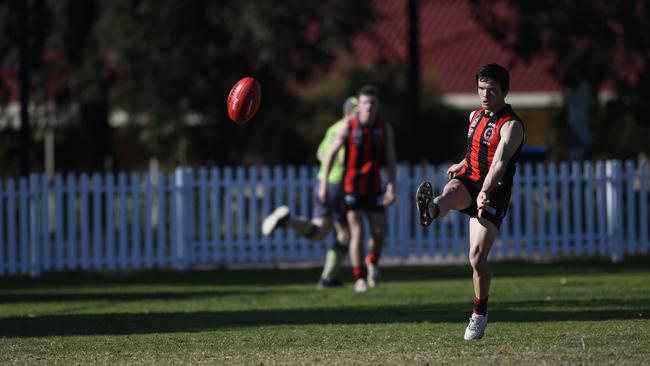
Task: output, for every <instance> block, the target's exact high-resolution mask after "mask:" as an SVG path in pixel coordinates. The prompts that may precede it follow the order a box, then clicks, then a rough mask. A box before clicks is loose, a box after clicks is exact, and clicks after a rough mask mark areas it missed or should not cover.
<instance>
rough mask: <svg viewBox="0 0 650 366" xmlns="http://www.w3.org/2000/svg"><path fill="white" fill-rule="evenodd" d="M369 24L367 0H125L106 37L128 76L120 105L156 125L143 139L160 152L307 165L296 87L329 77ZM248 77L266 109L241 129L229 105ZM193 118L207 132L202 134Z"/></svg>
mask: <svg viewBox="0 0 650 366" xmlns="http://www.w3.org/2000/svg"><path fill="white" fill-rule="evenodd" d="M367 20H370V17H369V10H368V6H367V2H366V1H354V2H341V1H335V0H325V1H322V0H318V1H317V0H308V1H303V0H291V1H282V2H268V1H261V2H260V1H255V0H239V1H219V2H214V1H207V0H194V1H184V2H171V1H167V2H161V1H156V0H142V1H130V0H116V1H112V2H110V3H109V4H108V6H107V8H106V12H105V13H104V14H103V16H102V19H101V21H100V24H99V26H98V32H97V34H98V36H99V40H100V47H101V49H103V50H104V53H105V54H106V55H107V58H108V59H109V60H110V62H113V63H114V66H115V67H116V68H117V70H118V71H119V76H118V78H117V79H116V81H115V85H114V88H112V90H111V96H112V98H111V101H112V103H113V106H114V108H120V109H124V110H125V111H127V112H128V114H129V116H130V121H131V122H136V121H138V120H141V121H145V122H146V128H142V130H141V135H140V136H141V138H142V140H143V141H144V142H146V143H147V145H148V146H149V147H150V148H151V149H152V151H153V153H154V154H155V155H157V156H162V157H165V156H166V157H167V158H168V161H170V162H174V163H187V162H189V161H195V162H200V163H206V162H211V163H220V164H228V163H230V164H237V163H242V162H264V163H277V162H291V161H294V162H297V161H300V160H301V158H302V157H304V156H305V152H306V151H307V148H306V147H304V145H302V144H301V142H300V141H299V139H297V135H296V132H295V130H296V121H293V120H291V119H290V118H289V116H291V112H292V111H293V110H295V103H296V98H295V96H293V95H292V94H291V91H290V88H289V86H290V85H292V84H293V83H295V82H302V81H304V80H307V79H308V78H310V77H312V76H314V75H316V74H318V73H319V72H325V71H326V70H327V69H328V67H329V66H330V65H331V64H332V63H333V62H334V61H335V60H336V56H337V55H338V54H339V51H340V50H342V49H345V48H347V47H349V46H350V43H349V42H350V40H351V37H350V36H351V35H353V34H354V33H355V32H357V31H359V30H361V29H362V28H363V26H364V24H365V22H366V21H367ZM244 76H252V77H255V78H256V79H258V80H259V81H260V84H261V86H262V104H261V107H260V110H259V112H258V115H257V116H256V117H255V118H254V119H253V120H252V121H251V122H249V123H248V124H247V125H243V126H236V125H234V124H233V123H232V122H229V121H228V120H227V114H226V110H225V101H226V96H227V93H228V91H229V90H230V87H231V86H232V85H233V84H234V83H235V82H236V81H237V80H238V79H239V78H241V77H244ZM192 118H193V120H198V121H200V122H202V123H203V125H204V126H206V127H205V128H203V129H202V131H201V132H200V133H196V131H195V130H196V129H195V128H192V127H190V126H189V125H188V123H187V122H188V119H189V120H190V121H191V120H192ZM194 138H198V139H199V140H198V141H200V143H198V144H197V140H194V141H190V140H191V139H194ZM293 138H296V140H295V143H293V142H292V143H291V144H287V143H286V141H290V140H291V139H293ZM309 149H311V148H309Z"/></svg>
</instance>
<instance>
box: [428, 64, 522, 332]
mask: <svg viewBox="0 0 650 366" xmlns="http://www.w3.org/2000/svg"><path fill="white" fill-rule="evenodd" d="M509 84H510V75H509V73H508V70H506V69H505V68H504V67H502V66H500V65H497V64H488V65H484V66H481V67H480V68H479V69H478V70H477V71H476V86H477V88H478V96H479V100H480V103H481V108H480V109H477V110H475V111H473V112H472V113H471V114H470V115H469V129H468V132H467V153H466V155H465V158H464V159H463V160H462V161H461V162H459V163H458V164H454V165H452V166H451V167H450V168H449V169H448V170H447V174H448V176H449V178H450V180H449V182H448V183H447V184H446V185H445V187H444V189H443V191H442V195H440V196H438V197H435V198H434V197H433V189H432V186H431V183H429V182H426V181H425V182H423V183H422V184H420V186H419V187H418V190H417V192H416V203H417V206H418V211H419V215H420V224H421V225H423V226H429V225H430V224H431V222H432V221H433V220H434V219H437V218H441V217H443V216H445V215H446V214H447V213H448V212H449V211H450V210H458V211H461V212H464V213H466V214H468V215H469V216H470V221H469V241H470V250H469V260H470V264H471V266H472V270H473V284H474V308H473V312H472V316H471V317H470V319H469V325H468V326H467V328H466V329H465V337H464V338H465V339H466V340H471V339H481V338H482V337H483V334H484V333H485V328H486V326H487V321H488V295H489V292H490V281H491V279H492V273H491V271H490V266H489V265H488V261H487V258H488V254H489V252H490V248H491V247H492V243H494V240H495V238H496V236H497V233H498V231H499V227H500V225H501V221H502V220H503V217H504V216H505V214H506V211H507V209H508V205H509V203H510V192H511V189H512V183H513V178H514V175H515V170H516V164H517V160H518V158H519V153H520V151H521V148H522V146H523V143H524V125H523V123H522V121H521V119H520V118H519V117H518V116H517V115H516V114H515V112H513V110H512V108H511V107H510V105H509V104H506V102H505V97H506V95H507V94H508V90H509V86H510V85H509Z"/></svg>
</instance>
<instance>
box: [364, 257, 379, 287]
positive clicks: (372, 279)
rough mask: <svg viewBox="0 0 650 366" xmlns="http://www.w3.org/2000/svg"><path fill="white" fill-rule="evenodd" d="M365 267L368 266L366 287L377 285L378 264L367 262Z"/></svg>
mask: <svg viewBox="0 0 650 366" xmlns="http://www.w3.org/2000/svg"><path fill="white" fill-rule="evenodd" d="M366 267H368V287H370V288H377V287H379V266H377V265H374V264H372V263H370V262H367V263H366Z"/></svg>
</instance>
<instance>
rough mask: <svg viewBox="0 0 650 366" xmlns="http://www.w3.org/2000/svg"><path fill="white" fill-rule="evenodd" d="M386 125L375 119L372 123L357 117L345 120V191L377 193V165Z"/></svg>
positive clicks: (379, 179) (381, 153) (379, 188)
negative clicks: (365, 122) (347, 121)
mask: <svg viewBox="0 0 650 366" xmlns="http://www.w3.org/2000/svg"><path fill="white" fill-rule="evenodd" d="M385 139H386V128H385V125H384V123H383V122H382V121H380V120H376V121H375V123H374V124H373V125H372V126H364V125H362V124H361V123H360V122H359V119H358V118H353V119H351V120H350V122H349V123H348V137H347V140H346V150H345V152H346V153H345V175H344V177H343V189H344V191H345V193H354V194H360V195H370V194H379V193H381V177H380V174H379V173H380V168H381V164H382V162H383V157H384V143H385Z"/></svg>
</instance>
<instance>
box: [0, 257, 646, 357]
mask: <svg viewBox="0 0 650 366" xmlns="http://www.w3.org/2000/svg"><path fill="white" fill-rule="evenodd" d="M348 272H349V271H347V269H346V271H345V273H344V274H345V278H346V279H348V280H349V274H348ZM493 272H494V280H493V287H492V293H491V297H490V323H489V325H488V328H487V332H486V337H485V338H484V339H483V340H480V341H473V342H467V341H464V340H463V332H464V328H465V326H466V325H467V318H468V316H469V315H470V311H471V301H472V290H471V280H470V274H471V273H470V269H469V266H468V265H465V266H435V267H411V268H384V269H383V272H382V275H383V280H384V282H383V283H382V286H381V288H379V289H376V290H374V291H370V292H368V293H365V294H355V293H354V292H353V291H352V286H351V284H350V283H349V281H348V284H347V286H346V287H344V288H342V289H335V290H331V289H329V290H317V289H316V288H315V280H316V278H317V276H318V274H319V271H318V270H317V269H310V270H233V271H224V270H219V271H204V272H184V273H181V272H129V273H121V272H118V273H105V272H102V273H67V274H47V275H45V276H44V277H42V278H40V279H29V278H0V364H20V365H23V364H79V363H81V364H96V363H98V364H179V363H183V364H197V363H210V364H219V365H221V364H245V365H275V364H282V365H286V364H290V365H300V364H306V365H312V364H323V365H350V364H371V365H387V364H394V365H426V364H458V365H461V364H462V365H485V364H490V365H503V364H513V365H524V364H525V365H562V364H570V365H576V364H588V365H642V364H650V321H649V320H648V318H650V258H635V259H632V260H627V261H626V262H624V263H620V264H611V263H607V262H582V261H581V262H571V263H554V264H530V263H521V262H518V263H497V264H493Z"/></svg>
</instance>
